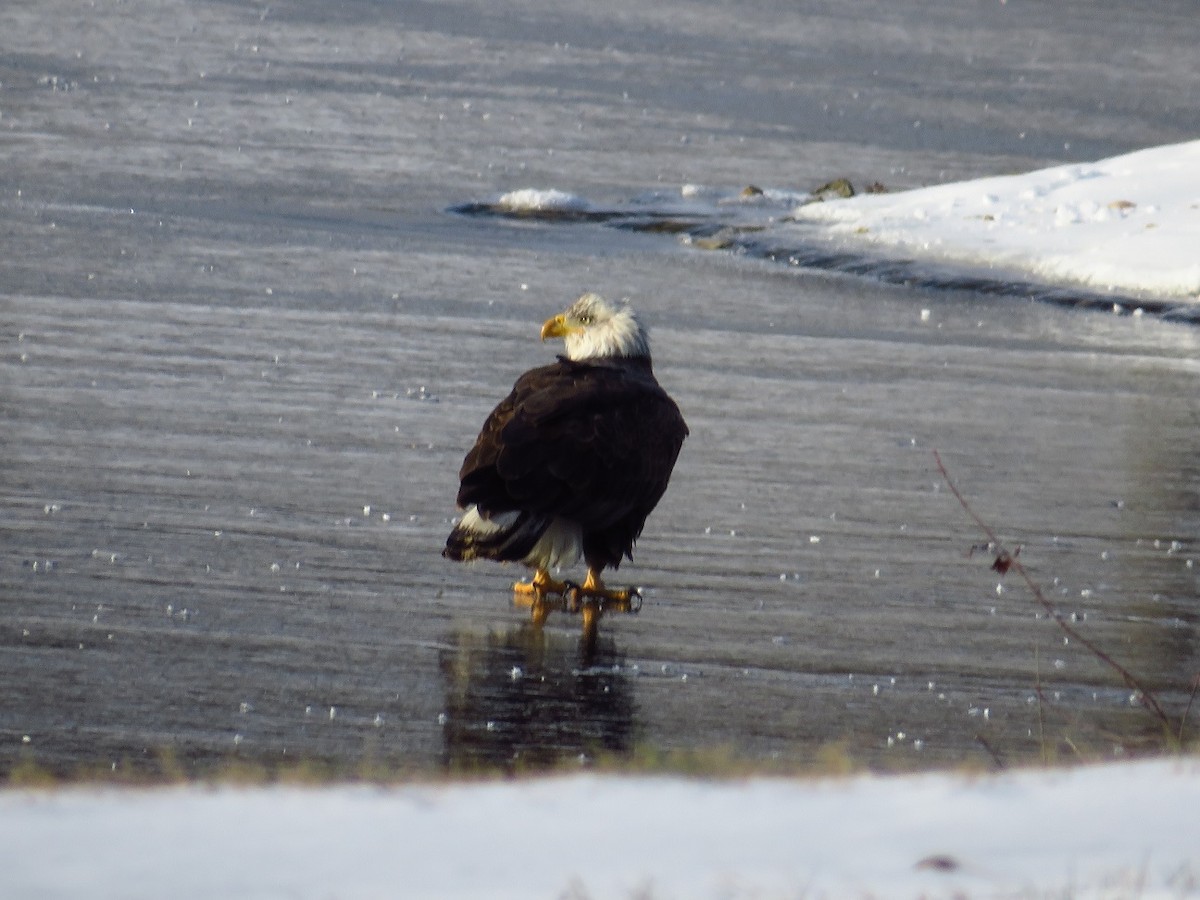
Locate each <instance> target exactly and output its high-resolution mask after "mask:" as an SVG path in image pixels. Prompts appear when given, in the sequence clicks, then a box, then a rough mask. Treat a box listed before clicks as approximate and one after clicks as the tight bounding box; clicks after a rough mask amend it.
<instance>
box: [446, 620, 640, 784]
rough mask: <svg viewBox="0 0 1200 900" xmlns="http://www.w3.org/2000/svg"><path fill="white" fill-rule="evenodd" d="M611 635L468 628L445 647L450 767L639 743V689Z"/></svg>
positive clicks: (544, 764) (561, 756) (546, 758)
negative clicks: (585, 636)
mask: <svg viewBox="0 0 1200 900" xmlns="http://www.w3.org/2000/svg"><path fill="white" fill-rule="evenodd" d="M624 662H625V657H624V654H622V653H620V652H619V651H618V650H617V649H616V646H615V644H614V642H613V640H612V639H611V638H610V637H607V636H604V635H600V636H596V637H595V638H594V639H593V640H591V641H588V640H583V641H581V640H579V638H578V637H576V636H573V635H569V634H559V633H555V632H552V631H549V630H546V629H543V628H540V627H537V626H535V625H522V626H520V627H516V628H511V629H508V630H503V631H489V632H479V631H468V630H462V631H458V632H456V633H455V634H453V635H452V636H451V639H450V642H449V646H448V647H447V648H446V649H445V650H443V651H442V653H441V660H440V668H441V671H442V675H443V677H444V678H445V683H446V685H445V686H446V712H445V722H444V724H443V726H442V740H443V757H444V761H445V765H446V767H447V768H448V769H451V770H455V771H463V770H466V771H475V770H481V769H483V770H487V769H497V768H498V769H503V770H507V771H517V770H529V769H543V768H548V767H552V766H556V765H559V764H562V763H563V762H566V761H574V760H577V759H579V758H581V757H587V758H590V757H593V756H595V755H596V754H598V753H600V754H615V755H625V754H628V753H629V752H630V751H631V750H632V747H633V708H634V704H633V691H632V686H631V684H630V681H629V676H628V675H627V673H626V670H625V665H624Z"/></svg>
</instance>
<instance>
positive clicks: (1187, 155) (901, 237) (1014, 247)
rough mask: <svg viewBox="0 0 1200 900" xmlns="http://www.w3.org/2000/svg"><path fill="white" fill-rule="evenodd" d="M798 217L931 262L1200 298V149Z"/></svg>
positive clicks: (1161, 150)
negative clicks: (962, 264)
mask: <svg viewBox="0 0 1200 900" xmlns="http://www.w3.org/2000/svg"><path fill="white" fill-rule="evenodd" d="M794 214H795V218H796V219H797V220H798V221H801V222H806V223H823V224H826V225H829V226H830V227H831V229H832V232H833V233H834V234H837V235H839V236H843V237H846V238H847V239H849V240H851V241H854V242H866V243H870V244H875V245H883V246H887V247H895V248H898V249H900V250H902V251H903V252H904V253H906V254H911V255H913V256H916V257H918V258H922V259H931V260H938V261H945V262H951V263H965V264H968V265H973V266H980V265H982V266H987V267H998V268H1002V269H1009V270H1016V271H1020V272H1026V273H1030V274H1032V275H1034V276H1035V277H1037V278H1042V279H1047V280H1050V281H1064V280H1065V281H1070V282H1075V283H1079V284H1084V285H1088V286H1089V287H1093V288H1098V289H1101V290H1105V289H1116V290H1123V291H1135V292H1149V293H1154V294H1159V295H1163V296H1169V297H1184V296H1190V297H1196V296H1200V141H1191V142H1188V143H1184V144H1176V145H1172V146H1166V147H1154V148H1151V149H1148V150H1141V151H1138V152H1136V153H1130V154H1127V155H1125V156H1117V157H1113V158H1112V159H1106V160H1101V161H1100V162H1095V163H1084V164H1077V165H1065V166H1056V167H1054V168H1050V169H1042V170H1040V171H1037V172H1031V173H1027V174H1023V175H1011V176H1004V177H996V178H984V179H980V180H976V181H965V182H957V183H954V184H945V185H939V186H937V187H929V188H921V189H918V190H913V191H905V192H903V193H896V194H871V195H864V196H858V197H852V198H850V199H846V200H833V201H828V202H825V203H814V204H808V205H805V206H801V207H799V208H798V209H796V210H795V213H794Z"/></svg>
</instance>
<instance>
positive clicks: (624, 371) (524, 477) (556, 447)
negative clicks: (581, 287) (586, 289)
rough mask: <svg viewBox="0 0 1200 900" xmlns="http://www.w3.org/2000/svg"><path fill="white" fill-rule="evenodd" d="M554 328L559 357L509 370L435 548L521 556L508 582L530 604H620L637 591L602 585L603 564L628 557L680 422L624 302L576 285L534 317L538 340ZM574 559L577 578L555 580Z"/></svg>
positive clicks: (675, 448)
mask: <svg viewBox="0 0 1200 900" xmlns="http://www.w3.org/2000/svg"><path fill="white" fill-rule="evenodd" d="M552 337H554V338H562V339H563V340H564V343H565V345H566V355H565V356H559V357H558V359H557V361H556V362H553V363H551V364H550V365H548V366H541V367H540V368H537V369H531V370H530V371H528V372H526V373H525V374H524V375H522V376H521V377H520V378H518V379H517V382H516V384H515V385H514V386H513V389H512V392H511V393H510V394H509V395H508V396H507V397H505V398H504V399H503V400H502V401H501V402H500V404H499V405H498V406H497V407H496V408H495V409H494V410H492V413H491V415H489V416H488V417H487V420H486V421H485V422H484V423H483V429H482V430H481V431H480V432H479V437H478V439H477V440H476V441H475V446H474V447H472V448H471V451H470V452H469V453H468V454H467V456H466V459H464V460H463V464H462V468H461V470H460V471H459V479H460V486H459V490H458V506H459V508H460V509H462V510H463V515H462V518H461V519H460V520H459V522H458V524H457V525H455V526H454V529H453V530H452V531H451V532H450V536H449V537H448V538H447V540H446V549H445V550H443V551H442V555H443V556H445V557H447V558H449V559H454V560H473V559H492V560H498V561H503V562H521V563H524V564H525V565H526V566H529V567H530V568H531V569H533V570H534V574H533V578H532V580H531V581H528V582H517V583H516V584H514V585H513V591H514V593H515V594H516V595H517V599H520V598H521V597H522V596H524V598H526V602H528V603H529V605H531V606H533V605H534V604H535V603H541V602H542V601H543V600H544V598H545V597H546V595H548V594H554V595H563V596H570V597H571V598H572V600H573V601H580V600H583V601H585V602H586V601H589V600H591V601H598V602H600V603H604V602H605V601H617V602H618V603H624V604H625V607H624V608H626V609H628V608H629V603H630V601H631V600H632V599H633V598H634V597H635V596H637V592H636V590H635V589H627V590H612V589H609V588H606V587H605V586H604V582H603V581H602V580H601V578H600V573H601V571H602V570H604V569H605V568H612V569H616V568H618V567H619V566H620V565H621V561H622V559H623V558H625V557H630V558H632V553H633V545H634V541H636V540H637V538H638V536H639V535H640V534H641V533H642V526H643V525H644V524H645V522H646V517H647V516H648V515H650V511H651V510H653V509H654V507H655V506H656V505H657V504H658V501H659V499H660V498H661V497H662V495H663V492H664V491H666V489H667V481H668V480H669V479H670V477H671V470H672V469H673V468H674V466H675V460H676V458H677V457H678V456H679V450H680V448H681V447H682V446H683V440H684V438H685V437H686V436H687V433H688V429H687V425H686V424H685V423H684V421H683V416H682V415H681V414H680V412H679V407H678V406H676V405H675V402H674V401H673V400H672V399H671V398H670V397H669V396H667V393H666V391H664V390H663V389H662V387H660V386H659V384H658V381H657V380H656V379H655V377H654V372H653V369H652V368H651V364H650V344H649V340H648V338H647V336H646V330H645V328H643V327H642V324H641V322H640V321H639V320H638V317H637V314H636V313H635V312H634V311H633V310H632V309H631V308H630V307H629V306H628V305H622V306H619V307H614V306H612V305H610V304H609V303H608V302H606V301H605V300H604V299H603V298H602V297H600V296H599V295H597V294H591V293H588V294H584V295H583V296H582V297H580V298H579V299H578V300H576V301H575V302H574V303H573V304H572V305H571V306H570V307H569V308H568V309H567V310H565V311H564V312H562V313H560V314H559V315H557V316H554V317H553V318H551V319H549V320H547V321H546V323H545V324H544V325H542V340H543V341H545V340H546V339H547V338H552ZM581 556H582V557H583V559H584V561H585V562H586V564H587V577H586V579H585V580H584V582H583V584H582V585H576V584H573V583H571V582H569V581H556V580H555V579H554V578H552V577H551V575H550V570H551V569H556V568H559V567H563V566H570V565H573V564H574V563H576V562H578V560H579V558H580V557H581ZM534 608H535V615H536V607H534ZM590 608H591V607H590V606H589V607H588V609H590ZM585 612H587V610H585ZM586 626H587V623H586V619H585V627H586Z"/></svg>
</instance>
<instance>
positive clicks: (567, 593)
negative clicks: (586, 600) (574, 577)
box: [562, 581, 583, 613]
mask: <svg viewBox="0 0 1200 900" xmlns="http://www.w3.org/2000/svg"><path fill="white" fill-rule="evenodd" d="M562 595H563V599H564V600H565V601H567V609H568V610H569V611H570V612H573V613H576V612H579V601H580V600H582V599H583V588H582V587H580V586H579V585H578V584H576V583H575V582H574V581H564V582H563V592H562Z"/></svg>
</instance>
